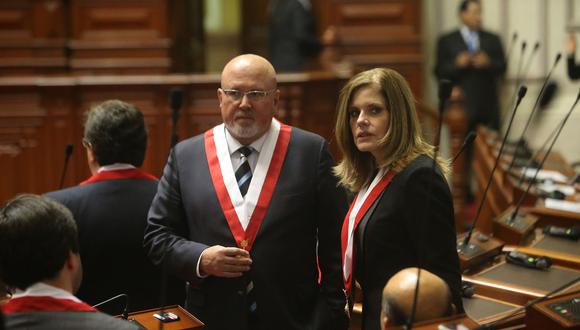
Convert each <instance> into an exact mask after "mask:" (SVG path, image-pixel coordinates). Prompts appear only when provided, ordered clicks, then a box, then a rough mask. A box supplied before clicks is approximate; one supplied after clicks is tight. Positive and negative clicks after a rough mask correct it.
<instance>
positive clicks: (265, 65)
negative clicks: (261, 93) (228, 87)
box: [221, 54, 276, 88]
mask: <svg viewBox="0 0 580 330" xmlns="http://www.w3.org/2000/svg"><path fill="white" fill-rule="evenodd" d="M248 74H250V75H256V74H258V75H260V76H261V77H262V78H263V79H265V82H266V83H267V84H268V85H270V87H271V88H275V87H276V70H274V67H273V66H272V64H271V63H270V62H268V60H267V59H265V58H263V57H262V56H258V55H255V54H243V55H239V56H236V57H234V58H233V59H231V60H230V61H229V62H228V63H227V64H226V65H225V66H224V69H223V70H222V80H221V83H222V87H223V86H224V79H225V80H226V83H227V82H228V81H229V80H230V79H231V78H232V77H231V76H232V75H248Z"/></svg>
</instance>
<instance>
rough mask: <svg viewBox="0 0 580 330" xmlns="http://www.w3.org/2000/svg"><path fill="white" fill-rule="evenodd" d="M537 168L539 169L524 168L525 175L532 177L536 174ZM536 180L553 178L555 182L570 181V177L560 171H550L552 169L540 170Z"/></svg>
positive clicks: (527, 177)
mask: <svg viewBox="0 0 580 330" xmlns="http://www.w3.org/2000/svg"><path fill="white" fill-rule="evenodd" d="M537 170H538V169H537V168H527V167H526V168H524V169H523V171H524V176H525V177H526V179H532V178H533V177H534V175H536V171H537ZM536 180H540V181H544V180H552V181H555V182H568V178H567V177H566V176H565V175H564V174H562V173H560V172H558V171H550V170H540V173H538V176H537V177H536Z"/></svg>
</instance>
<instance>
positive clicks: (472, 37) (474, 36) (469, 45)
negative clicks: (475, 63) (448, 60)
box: [467, 32, 477, 53]
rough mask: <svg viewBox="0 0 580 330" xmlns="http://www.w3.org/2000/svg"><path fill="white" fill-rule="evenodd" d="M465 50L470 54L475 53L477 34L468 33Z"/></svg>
mask: <svg viewBox="0 0 580 330" xmlns="http://www.w3.org/2000/svg"><path fill="white" fill-rule="evenodd" d="M467 49H468V50H469V52H470V53H475V52H477V32H469V38H468V42H467Z"/></svg>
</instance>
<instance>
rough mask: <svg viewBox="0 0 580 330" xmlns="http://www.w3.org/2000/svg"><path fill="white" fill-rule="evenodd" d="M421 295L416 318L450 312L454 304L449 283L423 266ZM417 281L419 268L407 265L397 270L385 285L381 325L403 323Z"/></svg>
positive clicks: (437, 316)
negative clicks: (407, 266)
mask: <svg viewBox="0 0 580 330" xmlns="http://www.w3.org/2000/svg"><path fill="white" fill-rule="evenodd" d="M419 281H420V286H419V297H418V299H417V306H416V312H415V319H414V321H416V322H417V321H425V320H430V319H434V318H439V317H444V316H449V315H450V314H451V313H452V310H453V306H452V300H451V291H450V290H449V287H448V286H447V283H445V281H443V280H442V279H441V278H439V277H438V276H437V275H435V274H432V273H430V272H428V271H426V270H424V269H421V276H420V280H419ZM416 285H417V268H406V269H403V270H401V271H400V272H398V273H397V274H395V275H394V276H393V277H391V279H390V280H389V281H388V282H387V284H386V285H385V288H384V289H383V303H382V310H381V326H382V327H383V329H385V328H386V327H387V325H388V326H394V325H401V324H404V323H405V321H406V320H407V319H409V316H410V315H411V310H412V308H413V296H414V294H415V287H416Z"/></svg>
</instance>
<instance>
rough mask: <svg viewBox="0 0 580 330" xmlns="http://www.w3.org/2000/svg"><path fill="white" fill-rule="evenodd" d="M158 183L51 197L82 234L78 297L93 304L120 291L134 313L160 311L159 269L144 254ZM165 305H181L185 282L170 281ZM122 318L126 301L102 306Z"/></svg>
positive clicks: (104, 186)
mask: <svg viewBox="0 0 580 330" xmlns="http://www.w3.org/2000/svg"><path fill="white" fill-rule="evenodd" d="M156 190H157V181H153V180H145V179H119V180H107V181H99V182H95V183H91V184H86V185H80V186H76V187H72V188H68V189H64V190H59V191H55V192H50V193H47V194H46V195H47V196H48V197H52V198H54V199H56V200H57V201H59V202H61V203H62V204H64V205H65V206H66V207H68V208H69V209H70V210H71V212H72V214H73V215H74V217H75V220H76V222H77V225H78V230H79V243H80V252H81V260H82V264H83V271H84V274H83V282H82V285H81V288H80V290H79V291H78V293H77V297H79V299H81V300H83V301H86V302H87V303H89V304H91V305H94V304H97V303H99V302H101V301H104V300H106V299H108V298H111V297H113V296H115V295H117V294H120V293H127V294H128V295H129V300H130V301H129V309H130V311H137V310H143V309H148V308H154V307H159V306H160V305H161V304H162V303H163V302H162V301H161V292H160V288H161V283H162V281H161V270H160V269H159V268H158V267H155V266H154V265H153V264H152V263H151V261H149V259H148V258H147V256H146V254H145V251H144V250H143V233H144V231H145V225H146V222H147V212H148V210H149V206H150V205H151V200H152V199H153V196H154V195H155V192H156ZM168 282H169V285H168V286H167V291H166V293H167V295H168V298H167V301H166V302H167V303H168V304H169V303H171V304H181V305H182V304H183V303H184V301H185V294H184V293H185V284H184V282H183V281H180V280H177V279H175V278H173V279H169V280H168ZM99 309H101V310H102V311H105V312H108V313H111V314H115V315H116V314H120V312H121V311H122V301H118V302H116V303H113V302H112V303H110V304H107V305H106V306H105V305H103V307H102V308H99Z"/></svg>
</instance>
